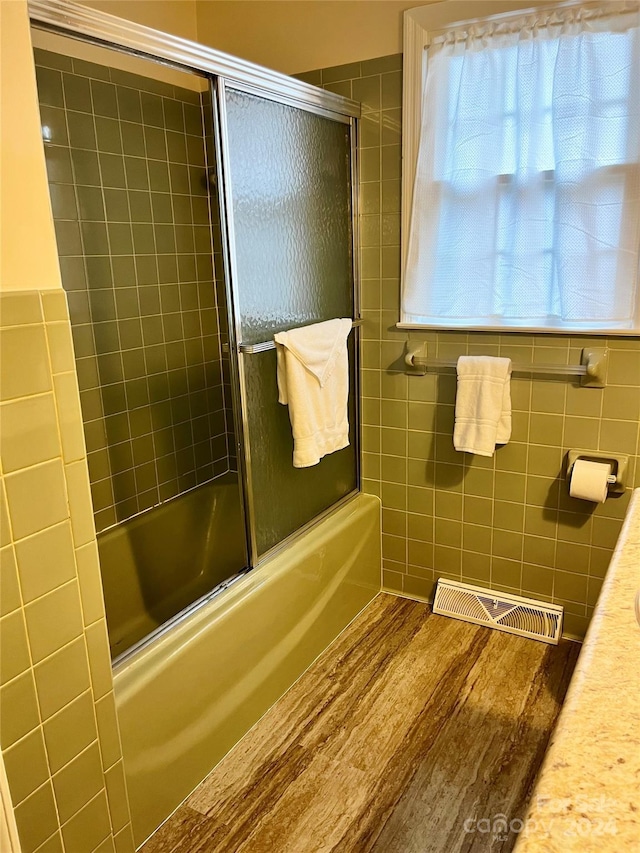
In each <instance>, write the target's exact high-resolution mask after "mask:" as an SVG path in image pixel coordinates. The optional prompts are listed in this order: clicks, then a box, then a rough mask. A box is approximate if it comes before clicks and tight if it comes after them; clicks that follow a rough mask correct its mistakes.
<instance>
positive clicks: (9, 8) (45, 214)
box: [0, 0, 197, 290]
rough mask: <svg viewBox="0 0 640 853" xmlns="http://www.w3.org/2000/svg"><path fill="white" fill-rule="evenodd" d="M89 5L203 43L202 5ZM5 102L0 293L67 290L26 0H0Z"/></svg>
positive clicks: (99, 1) (118, 1)
mask: <svg viewBox="0 0 640 853" xmlns="http://www.w3.org/2000/svg"><path fill="white" fill-rule="evenodd" d="M86 5H88V6H93V7H95V8H98V9H101V10H102V11H104V12H109V13H111V14H114V15H119V16H121V17H124V18H128V19H130V20H132V21H137V22H138V23H142V24H146V25H147V26H152V27H154V28H156V29H161V30H165V31H167V32H171V33H175V34H176V35H179V36H183V37H184V38H189V39H195V38H196V7H195V0H135V2H130V0H90V2H87V3H86ZM43 46H44V45H43ZM132 70H133V69H132ZM143 73H144V72H143ZM169 73H171V72H169ZM196 85H197V84H196ZM0 97H1V111H0V221H1V226H0V290H40V289H42V288H60V287H61V286H62V285H61V281H60V269H59V265H58V254H57V250H56V244H55V233H54V229H53V219H52V216H51V203H50V201H49V191H48V187H47V176H46V167H45V160H44V151H43V147H42V140H41V135H40V134H41V131H40V115H39V112H38V98H37V92H36V80H35V71H34V66H33V52H32V44H31V35H30V27H29V19H28V14H27V4H26V0H0Z"/></svg>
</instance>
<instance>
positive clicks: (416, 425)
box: [300, 55, 640, 637]
mask: <svg viewBox="0 0 640 853" xmlns="http://www.w3.org/2000/svg"><path fill="white" fill-rule="evenodd" d="M401 68H402V57H401V56H399V55H398V56H387V57H382V58H380V59H375V60H371V61H367V62H360V63H358V62H356V63H350V64H349V65H346V66H340V67H337V68H328V69H322V70H319V71H313V72H310V73H308V74H303V75H300V77H301V78H302V79H304V80H306V81H307V82H309V83H312V84H314V85H320V86H323V87H324V88H325V89H329V90H330V91H333V92H337V93H339V94H342V95H347V96H348V97H352V98H355V99H356V100H359V101H361V102H362V105H363V116H362V121H361V134H360V143H361V144H360V165H361V186H360V203H361V214H362V215H361V248H360V251H361V263H362V307H363V317H364V318H365V323H364V328H363V335H362V337H363V344H362V364H363V380H362V387H363V401H362V424H363V425H362V434H363V435H362V438H363V441H362V447H363V477H364V483H363V487H364V490H365V491H367V492H372V493H374V494H377V495H379V496H380V497H381V498H382V504H383V522H382V523H383V584H384V586H385V588H386V589H388V590H391V591H394V592H400V593H404V594H406V595H409V596H417V597H421V598H426V599H429V598H431V597H432V594H433V587H434V582H435V580H436V579H437V578H439V577H446V578H451V579H454V580H462V581H465V582H468V583H473V584H477V585H480V586H485V587H486V586H488V587H491V588H492V589H497V590H505V591H509V592H515V593H518V594H523V595H529V596H532V597H535V598H537V599H542V600H545V601H554V602H558V603H560V604H562V605H564V607H565V608H566V621H565V630H566V633H568V634H570V635H574V636H578V637H581V636H582V635H583V634H584V631H585V629H586V627H587V624H588V621H589V617H590V615H591V613H592V611H593V607H594V604H595V602H596V599H597V596H598V592H599V590H600V586H601V583H602V578H603V576H604V574H605V572H606V569H607V566H608V562H609V558H610V556H611V552H612V549H613V546H614V544H615V541H616V537H617V535H618V532H619V530H620V526H621V520H622V517H623V515H624V513H625V510H626V507H627V504H628V499H629V495H630V490H631V488H632V487H633V486H634V485H638V486H640V465H639V459H638V456H639V453H640V447H639V422H640V340H639V339H638V338H611V339H609V340H608V341H606V345H607V346H608V347H609V348H610V366H609V383H608V385H607V387H606V388H605V389H604V390H598V389H591V388H581V387H579V385H578V384H577V383H575V382H573V381H572V380H571V379H568V378H559V379H557V380H555V379H547V380H544V379H535V380H529V379H525V378H516V377H514V378H513V380H512V395H513V436H512V439H511V441H510V443H509V444H508V445H506V446H505V447H503V448H501V449H499V450H498V451H497V452H496V454H495V456H494V457H493V458H491V459H484V458H481V457H476V456H471V455H469V454H461V453H457V452H456V451H455V450H454V449H453V445H452V430H453V416H454V402H455V378H454V374H453V372H452V371H448V372H445V371H442V372H441V373H438V374H435V373H429V375H427V376H425V377H416V376H407V375H405V373H404V372H403V369H402V366H403V363H402V357H403V353H404V348H405V345H406V341H407V338H408V337H409V335H408V334H407V332H400V331H398V330H396V329H395V323H396V322H397V321H398V318H399V286H400V285H399V282H400V204H401V202H400V176H401V127H402V115H401V106H402V96H401V95H402V71H401ZM411 338H412V339H418V340H426V341H428V342H429V351H430V354H431V355H433V356H436V357H439V358H448V359H454V358H456V357H457V356H458V355H463V354H473V353H477V354H486V355H501V356H508V357H511V358H513V359H514V360H516V359H517V360H518V361H527V362H528V361H539V362H559V363H577V362H579V358H580V350H581V348H582V347H583V346H586V345H593V342H594V340H597V341H598V343H603V342H602V340H601V339H593V338H587V339H584V340H583V339H580V338H572V337H568V336H564V335H526V334H489V333H472V334H466V333H461V332H440V333H412V334H411ZM572 447H579V448H586V449H591V450H597V449H600V450H608V451H612V452H615V451H617V452H620V453H628V454H629V455H630V456H631V468H630V474H629V480H628V486H629V488H628V490H627V492H626V494H625V495H624V496H622V497H621V498H612V499H609V500H607V501H606V503H605V504H603V505H598V506H595V507H594V505H591V504H588V503H585V502H582V501H577V500H574V499H572V498H570V497H569V496H568V494H567V488H566V480H565V478H564V471H563V465H564V457H565V455H566V452H567V450H569V449H570V448H572Z"/></svg>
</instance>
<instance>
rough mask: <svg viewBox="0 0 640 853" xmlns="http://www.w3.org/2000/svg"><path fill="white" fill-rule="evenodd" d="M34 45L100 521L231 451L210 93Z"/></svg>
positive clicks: (179, 483) (212, 466)
mask: <svg viewBox="0 0 640 853" xmlns="http://www.w3.org/2000/svg"><path fill="white" fill-rule="evenodd" d="M105 53H106V51H104V50H102V51H100V52H99V54H98V58H101V60H102V61H105V60H104V58H103V57H104V54H105ZM100 54H102V57H100ZM107 56H108V54H107ZM35 57H36V72H37V80H38V91H39V98H40V110H41V116H42V125H43V138H44V142H45V154H46V158H47V167H48V172H49V184H50V191H51V199H52V205H53V214H54V219H55V223H56V235H57V241H58V251H59V254H60V265H61V270H62V283H63V287H64V288H65V290H66V291H67V293H68V298H69V308H70V312H71V321H72V324H73V334H74V348H75V354H76V361H77V371H78V378H79V383H80V398H81V402H82V411H83V419H84V424H85V439H86V443H87V451H88V461H89V473H90V477H91V492H92V498H93V505H94V512H95V519H96V527H97V529H98V531H101V530H104V529H105V528H107V527H110V526H112V525H113V524H115V523H116V522H118V521H123V520H125V519H127V518H130V517H131V516H133V515H136V514H137V513H139V512H141V511H143V510H145V509H148V508H150V507H152V506H154V505H157V504H158V503H161V502H163V501H166V500H167V499H169V498H172V497H175V496H176V495H178V494H181V493H183V492H185V491H187V490H188V489H190V488H193V487H195V486H196V485H200V484H201V483H204V482H207V481H209V480H211V479H212V478H214V477H217V476H220V475H221V474H224V473H225V472H227V471H228V470H229V469H230V458H229V456H230V454H229V446H231V448H232V449H233V454H234V455H235V440H234V439H233V436H232V427H231V421H229V419H228V408H227V407H228V405H229V404H228V402H227V401H225V393H224V390H225V389H224V383H225V375H224V370H223V364H222V354H221V335H226V329H225V328H224V326H223V327H222V328H221V326H220V323H219V306H218V305H217V304H216V292H215V282H214V272H213V266H212V251H213V246H212V233H213V232H215V236H216V237H217V246H216V253H215V255H214V258H215V261H216V262H219V261H220V259H221V256H220V242H219V225H218V223H217V222H216V221H213V222H212V219H211V210H210V205H209V183H210V181H209V174H210V173H209V165H210V163H209V160H208V159H207V152H206V150H205V149H207V148H208V149H209V151H208V153H209V156H210V155H211V153H212V152H211V133H212V127H211V119H210V118H209V119H208V121H207V123H206V126H205V122H204V116H203V107H205V108H206V107H207V105H208V104H209V103H210V99H209V93H208V92H203V93H200V92H197V91H193V90H191V89H188V88H182V87H180V86H177V85H175V86H174V85H171V84H169V83H164V82H161V81H159V80H155V79H151V78H146V77H142V76H139V75H135V74H131V73H129V72H126V71H121V70H119V69H117V68H110V67H107V65H104V64H98V63H97V62H88V61H86V60H81V59H77V58H71V57H69V56H65V55H62V54H59V53H52V52H50V51H45V50H40V49H36V51H35ZM196 79H197V78H196ZM205 133H206V136H207V139H206V140H205ZM212 209H213V210H215V211H217V208H216V207H215V206H213V208H212ZM215 215H217V213H216V214H215ZM224 310H225V309H224V305H222V306H221V311H222V312H223V313H224ZM226 378H227V384H228V375H227V377H226Z"/></svg>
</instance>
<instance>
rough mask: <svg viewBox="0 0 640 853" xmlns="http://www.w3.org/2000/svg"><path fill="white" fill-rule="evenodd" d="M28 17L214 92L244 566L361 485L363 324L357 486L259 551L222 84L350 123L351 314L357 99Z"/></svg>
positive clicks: (140, 38) (87, 25)
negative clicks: (195, 78)
mask: <svg viewBox="0 0 640 853" xmlns="http://www.w3.org/2000/svg"><path fill="white" fill-rule="evenodd" d="M28 8H29V17H30V19H31V23H32V24H33V25H34V26H37V27H39V28H41V29H45V30H49V31H51V32H57V33H59V34H61V35H65V36H69V37H72V38H76V39H79V40H81V41H88V42H92V43H93V44H95V45H97V46H101V47H106V48H111V49H113V50H117V51H120V52H122V53H126V54H129V55H132V54H133V55H135V56H138V57H140V58H145V59H150V60H153V61H155V62H159V63H161V64H164V65H167V66H169V67H173V68H177V69H179V70H183V71H189V72H192V73H194V72H195V73H196V74H198V75H200V76H202V77H205V78H208V79H209V83H210V89H211V94H212V111H213V120H214V134H215V145H216V158H217V163H216V166H217V170H218V174H219V176H220V181H219V187H218V190H219V192H218V196H219V198H218V204H219V213H220V222H221V229H222V235H223V246H222V249H223V262H224V274H225V289H226V296H227V314H228V320H229V324H228V325H229V355H230V362H231V368H232V369H231V388H232V403H233V411H234V420H235V434H236V442H237V445H238V447H237V449H240V450H242V452H241V453H239V454H238V465H239V469H240V470H239V474H240V478H239V479H240V493H241V496H242V504H243V514H244V522H245V531H246V536H247V545H248V561H249V568H253V567H255V566H256V565H258V563H261V562H264V561H265V560H266V559H267V558H268V557H270V556H272V555H273V554H274V553H275V552H277V551H279V550H281V549H282V548H283V547H285V546H286V545H287V544H288V543H289V542H291V541H292V540H293V539H295V538H297V537H298V536H300V535H301V534H302V533H303V532H304V531H306V530H307V529H309V528H310V527H313V526H314V525H316V524H317V523H318V522H319V521H321V520H322V519H323V518H326V517H327V516H328V515H331V514H332V513H333V512H335V511H336V510H337V509H339V508H340V507H341V506H342V505H343V504H344V503H346V502H347V501H349V500H351V498H352V497H353V495H354V494H357V492H358V491H359V489H360V430H361V422H360V369H359V368H360V364H359V353H360V328H359V327H358V328H355V329H354V335H355V340H354V352H355V365H354V375H355V388H354V389H353V394H354V403H355V413H356V425H355V430H354V436H355V445H356V446H355V461H356V472H355V473H356V488H355V490H354V491H353V492H350V493H349V494H347V495H345V496H344V497H343V498H342V499H340V500H338V501H336V502H335V503H334V504H332V505H331V506H330V507H328V508H327V509H326V510H325V511H324V512H322V513H320V514H319V515H317V516H316V517H314V518H313V519H311V520H310V521H309V522H308V523H307V524H305V525H303V526H302V527H300V528H298V529H297V530H296V531H294V532H293V533H292V534H290V535H289V536H287V537H286V538H285V539H283V540H282V541H280V542H279V543H278V544H277V545H275V546H274V547H273V548H271V549H269V550H268V551H267V552H266V553H264V554H258V551H257V544H256V522H255V506H254V500H253V490H252V487H251V485H252V484H251V465H250V461H251V448H250V442H249V438H248V434H247V413H246V394H245V388H244V363H243V360H244V357H245V355H244V353H243V352H242V351H241V348H240V344H241V343H242V341H241V339H240V333H241V325H240V315H239V311H238V310H237V305H236V300H235V299H234V290H235V288H234V281H235V279H234V276H235V272H236V270H237V261H236V245H235V234H234V227H233V209H232V188H231V180H230V170H229V149H228V133H227V126H226V112H225V99H224V93H225V89H226V88H229V89H236V90H240V91H242V92H245V93H247V94H252V95H256V96H258V97H261V98H266V99H268V100H272V101H276V102H278V103H281V104H285V105H287V106H291V107H294V108H297V109H301V110H305V111H307V112H311V113H314V114H316V115H320V116H322V117H324V118H328V119H331V120H333V121H338V122H341V123H343V124H347V125H349V127H350V145H351V215H352V222H351V232H352V276H353V308H354V319H359V317H360V268H359V248H358V247H359V245H360V242H359V211H358V186H359V165H358V157H357V134H358V121H357V120H358V119H359V117H360V114H361V108H360V104H359V103H357V102H356V101H353V100H351V99H349V98H345V97H343V96H342V95H336V94H334V93H333V92H328V91H325V90H322V89H318V88H317V87H315V86H311V85H309V84H307V83H304V82H302V81H300V80H297V79H295V78H293V77H289V76H287V75H286V74H281V73H279V72H277V71H273V70H271V69H268V68H263V67H262V66H259V65H256V64H254V63H251V62H247V61H246V60H243V59H240V58H238V57H234V56H230V55H229V54H226V53H223V52H221V51H218V50H214V49H213V48H210V47H206V46H205V45H201V44H198V43H197V42H193V41H189V40H187V39H183V38H180V37H178V36H174V35H171V34H169V33H163V32H161V31H159V30H154V29H152V28H150V27H146V26H143V25H142V24H137V23H134V22H132V21H126V20H124V19H122V18H118V17H115V16H114V15H110V14H107V13H105V12H100V11H97V10H96V9H92V8H90V7H87V6H81V5H78V4H77V3H72V2H69V0H28Z"/></svg>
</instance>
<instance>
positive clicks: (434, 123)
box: [401, 3, 640, 334]
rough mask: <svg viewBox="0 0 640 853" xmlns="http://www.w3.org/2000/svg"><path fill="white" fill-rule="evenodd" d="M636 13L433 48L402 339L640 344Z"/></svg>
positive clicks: (446, 39)
mask: <svg viewBox="0 0 640 853" xmlns="http://www.w3.org/2000/svg"><path fill="white" fill-rule="evenodd" d="M629 9H630V4H628V3H627V4H619V5H618V4H606V6H605V7H603V6H602V5H601V6H599V7H597V8H595V7H594V8H592V9H589V8H588V7H575V6H574V7H563V8H561V9H558V10H554V11H553V12H549V11H545V12H539V13H536V14H535V15H528V16H526V17H522V16H519V17H516V16H513V15H511V16H507V17H505V18H503V19H491V20H489V21H487V22H479V23H475V24H473V25H471V26H466V27H460V28H457V29H450V30H448V31H446V32H445V33H444V34H442V35H440V36H439V37H435V38H433V39H432V40H431V43H430V45H429V47H428V49H427V51H426V69H425V71H426V73H425V74H424V82H423V92H422V100H421V107H422V108H421V126H420V135H419V146H418V153H417V162H416V171H415V179H414V183H413V199H412V209H411V218H410V227H409V237H408V245H407V248H406V260H405V267H404V277H403V295H402V317H401V325H404V326H406V325H408V326H435V327H446V328H486V329H503V330H504V329H509V330H518V329H522V330H525V329H526V330H536V329H541V330H546V331H554V330H568V331H580V332H583V333H584V332H600V333H602V332H605V331H609V332H616V333H625V332H626V333H633V332H635V333H636V334H637V333H638V331H640V304H639V303H640V298H639V294H638V290H639V288H638V244H639V222H640V215H639V214H640V167H639V160H640V96H639V93H638V84H637V81H638V79H640V78H639V74H640V26H639V20H638V12H637V6H635V10H634V9H632V10H631V11H629Z"/></svg>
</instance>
